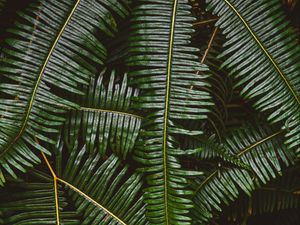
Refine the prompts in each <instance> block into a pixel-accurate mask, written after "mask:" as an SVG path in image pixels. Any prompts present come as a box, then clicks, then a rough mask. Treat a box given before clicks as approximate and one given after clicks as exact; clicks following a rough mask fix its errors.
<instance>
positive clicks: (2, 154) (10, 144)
mask: <svg viewBox="0 0 300 225" xmlns="http://www.w3.org/2000/svg"><path fill="white" fill-rule="evenodd" d="M80 1H81V0H77V2H76V4H75V5H74V7H73V9H72V11H71V12H70V14H69V16H68V17H67V19H66V22H65V23H64V25H63V26H62V28H61V30H60V31H59V33H58V35H57V37H56V39H55V41H54V42H53V44H52V47H51V49H50V51H49V53H48V55H47V57H46V59H45V62H44V64H43V66H42V69H41V71H40V73H39V75H38V79H37V81H36V84H35V86H34V88H33V91H32V95H31V98H30V101H29V104H28V107H27V109H26V113H25V115H24V120H23V123H22V126H21V129H20V130H19V132H18V134H17V135H16V137H15V138H14V139H13V140H12V141H11V142H10V143H9V144H8V146H7V147H6V148H5V150H4V151H2V152H1V154H0V158H1V157H3V156H4V155H5V153H6V152H7V151H8V150H9V149H10V148H11V147H12V146H13V145H14V144H15V143H16V142H17V141H18V140H19V138H20V137H21V136H22V134H23V133H24V131H25V129H26V126H27V123H28V120H29V116H30V113H31V110H32V107H33V103H34V100H35V96H36V93H37V91H38V88H39V85H40V82H41V80H42V76H43V74H44V71H45V69H46V67H47V65H48V62H49V60H50V57H51V56H52V53H53V51H54V50H55V47H56V45H57V43H58V41H59V39H60V37H61V36H62V34H63V32H64V30H65V28H66V26H67V25H68V23H69V21H70V19H71V17H72V16H73V14H74V12H75V10H76V9H77V7H78V5H79V3H80Z"/></svg>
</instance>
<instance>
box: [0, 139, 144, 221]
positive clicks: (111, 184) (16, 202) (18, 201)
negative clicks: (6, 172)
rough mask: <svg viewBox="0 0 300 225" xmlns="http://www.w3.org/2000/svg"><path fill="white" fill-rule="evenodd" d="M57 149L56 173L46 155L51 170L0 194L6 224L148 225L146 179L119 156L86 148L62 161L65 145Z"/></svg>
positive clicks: (14, 183)
mask: <svg viewBox="0 0 300 225" xmlns="http://www.w3.org/2000/svg"><path fill="white" fill-rule="evenodd" d="M55 151H56V152H57V154H58V157H56V165H55V168H56V171H55V170H54V166H53V165H51V162H49V160H48V159H47V158H46V156H45V155H44V157H45V162H44V164H47V165H48V168H49V170H48V169H47V166H46V165H45V167H44V168H45V171H43V172H39V171H33V172H32V173H33V174H35V175H36V177H38V179H37V180H35V182H11V183H10V185H12V186H9V187H5V188H3V190H1V194H2V196H1V203H0V211H1V216H2V220H3V223H4V224H7V225H10V224H14V225H15V224H37V223H38V224H57V225H59V224H70V225H71V224H80V225H84V224H87V225H89V224H99V225H100V224H122V225H127V224H132V225H135V224H141V225H143V224H147V221H146V218H145V205H144V203H143V199H142V197H141V190H140V189H141V186H142V180H141V176H140V175H139V174H137V173H131V174H130V173H129V168H128V166H127V165H125V166H123V165H122V163H121V160H120V159H119V158H118V157H117V156H115V155H111V156H110V157H109V158H107V159H106V160H103V159H102V157H100V155H99V154H98V153H97V154H90V153H89V152H88V150H87V148H86V147H83V148H82V149H73V151H72V152H71V153H69V154H64V155H67V158H64V160H63V161H62V160H61V156H62V154H61V153H62V151H64V148H63V144H62V142H59V143H58V144H57V149H56V150H55ZM32 173H31V174H30V175H31V176H30V179H32V178H33V177H34V176H32ZM45 173H47V174H45ZM51 175H52V177H51ZM11 189H14V190H15V191H14V193H13V194H12V195H7V193H10V190H11ZM1 216H0V217H1Z"/></svg>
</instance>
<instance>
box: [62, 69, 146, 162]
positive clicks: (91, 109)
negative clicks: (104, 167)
mask: <svg viewBox="0 0 300 225" xmlns="http://www.w3.org/2000/svg"><path fill="white" fill-rule="evenodd" d="M115 73H116V72H115V71H114V70H113V71H112V72H110V73H108V75H109V77H110V78H109V83H108V85H107V87H106V85H104V81H103V79H104V77H105V74H106V70H104V71H102V73H101V74H100V76H99V77H98V78H97V79H96V80H95V79H91V82H90V85H89V87H88V88H87V90H86V98H81V99H79V105H80V107H79V108H78V109H74V110H71V112H70V114H69V119H68V120H67V124H66V128H65V135H64V137H65V139H66V142H67V143H68V148H69V149H70V151H71V150H72V149H73V148H74V147H78V140H79V136H80V138H82V139H83V140H84V142H83V143H84V144H85V145H86V147H87V149H88V151H90V152H94V151H97V152H98V153H99V154H100V155H101V156H103V155H105V154H106V151H107V148H108V147H110V149H111V150H112V151H113V152H114V153H115V154H117V155H118V156H120V157H122V158H124V159H125V158H126V156H127V155H128V154H129V153H130V152H131V151H132V149H133V146H134V144H135V140H136V138H137V136H138V133H139V130H140V125H141V119H142V117H140V116H139V115H136V114H133V113H131V112H130V110H129V109H130V106H131V101H132V98H136V97H137V94H138V93H137V90H135V89H133V88H131V87H128V85H127V74H124V76H123V81H122V82H121V83H118V82H116V78H115Z"/></svg>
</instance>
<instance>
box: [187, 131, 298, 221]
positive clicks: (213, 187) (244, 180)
mask: <svg viewBox="0 0 300 225" xmlns="http://www.w3.org/2000/svg"><path fill="white" fill-rule="evenodd" d="M280 135H282V131H279V132H272V130H271V129H269V128H262V127H257V126H255V127H248V128H243V129H238V130H236V131H234V132H232V133H231V134H230V135H228V137H227V138H226V140H225V142H224V149H225V150H226V151H227V152H228V154H232V155H235V156H236V157H237V158H239V159H240V160H241V161H242V163H243V164H245V165H247V166H248V168H250V169H251V171H249V170H248V169H240V168H236V167H232V166H231V167H227V166H226V165H224V166H223V165H222V163H219V165H218V166H216V167H215V168H213V169H212V170H208V171H207V172H206V176H204V177H203V178H202V179H196V180H195V190H196V195H195V198H194V202H195V204H196V207H195V209H194V210H193V215H194V216H195V220H196V221H198V222H204V221H207V220H208V219H209V218H211V217H212V215H213V214H212V212H213V211H214V210H218V211H221V210H222V208H221V204H223V203H225V204H229V203H230V202H231V201H233V200H234V199H236V198H237V197H238V196H239V194H240V193H241V192H244V193H246V194H248V195H251V193H252V192H253V191H254V190H255V189H256V188H258V187H260V186H261V185H262V184H265V183H267V182H268V181H270V180H271V179H274V178H276V177H277V176H279V175H281V172H282V167H283V166H282V162H283V163H284V164H285V165H286V166H288V165H291V164H293V159H294V158H293V157H294V156H293V154H289V152H288V151H287V150H286V147H285V146H284V145H283V144H282V143H280V142H279V141H278V139H279V137H280Z"/></svg>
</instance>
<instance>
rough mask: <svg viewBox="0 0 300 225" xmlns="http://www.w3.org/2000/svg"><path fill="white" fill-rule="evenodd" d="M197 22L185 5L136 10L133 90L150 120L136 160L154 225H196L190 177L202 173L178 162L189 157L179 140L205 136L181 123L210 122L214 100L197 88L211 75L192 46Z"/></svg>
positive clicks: (151, 3) (179, 0)
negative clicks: (193, 224) (143, 174)
mask: <svg viewBox="0 0 300 225" xmlns="http://www.w3.org/2000/svg"><path fill="white" fill-rule="evenodd" d="M194 20H195V19H194V17H193V16H192V15H191V6H190V5H189V4H188V1H186V0H167V1H157V0H148V1H144V0H139V1H137V4H136V6H135V8H134V10H133V19H132V23H131V30H132V31H131V36H130V38H129V40H130V42H129V45H130V48H129V53H130V57H129V59H128V60H127V62H128V65H129V66H130V67H131V68H132V69H131V70H130V72H129V78H130V79H131V80H130V84H131V85H135V86H136V87H138V88H139V89H140V91H141V92H140V95H139V98H138V99H137V101H136V103H135V107H136V108H138V109H140V110H142V111H143V112H144V114H146V117H145V118H144V122H143V123H142V127H143V131H141V134H140V136H141V139H140V140H139V142H138V143H137V145H136V151H135V153H136V154H135V159H136V161H138V162H140V163H142V164H144V165H145V168H143V171H144V172H146V173H147V174H148V176H147V178H146V179H147V182H148V185H149V187H147V188H146V189H145V192H146V193H145V201H146V203H147V204H148V207H147V216H148V218H149V221H150V222H151V223H152V224H182V225H184V224H191V218H190V217H189V216H188V215H187V214H188V212H189V210H190V208H192V207H193V204H192V201H191V200H190V199H188V196H189V195H191V194H192V192H191V191H190V190H188V189H187V185H188V181H187V179H186V176H189V175H197V174H199V172H192V171H187V170H185V169H183V168H182V166H181V164H180V162H179V160H178V158H177V157H178V155H182V154H185V152H184V151H182V150H180V149H179V145H178V142H177V140H176V136H177V135H196V134H201V133H202V131H199V130H196V131H190V130H188V129H186V128H185V127H184V126H182V125H181V121H182V120H183V121H186V120H204V119H206V118H207V112H208V111H209V110H208V106H209V105H211V103H210V96H209V94H208V93H207V92H205V91H202V90H199V89H198V88H197V87H205V86H206V87H207V86H208V85H207V83H206V82H205V80H204V79H205V78H206V77H207V70H208V69H207V67H206V66H205V65H201V64H200V63H199V59H198V57H197V56H196V52H197V51H198V49H196V48H194V47H191V46H190V39H191V34H192V33H193V31H194V30H193V28H192V22H193V21H194ZM197 71H199V74H198V73H196V72H197ZM191 86H193V87H191Z"/></svg>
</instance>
